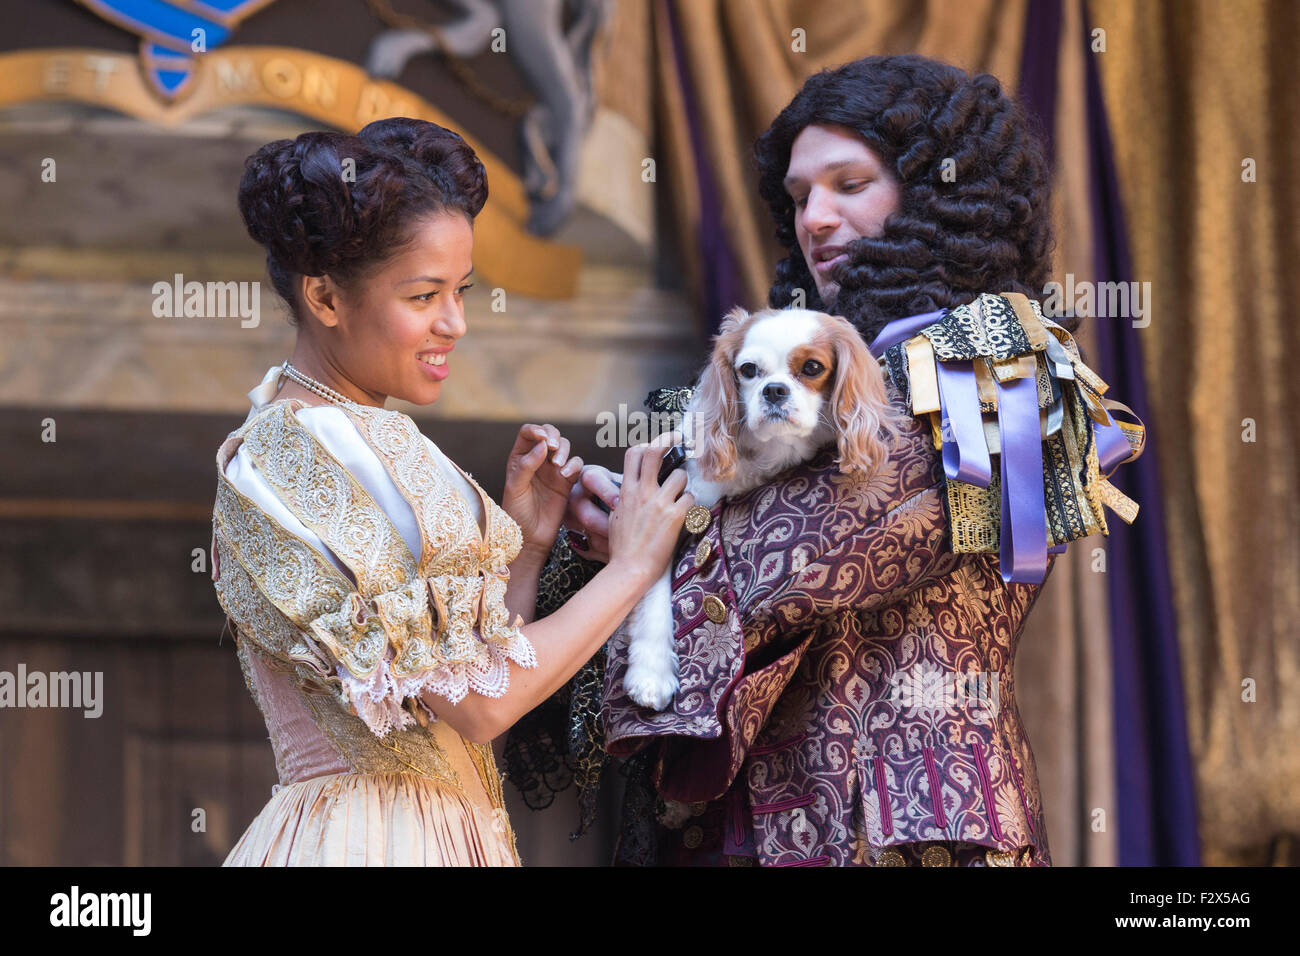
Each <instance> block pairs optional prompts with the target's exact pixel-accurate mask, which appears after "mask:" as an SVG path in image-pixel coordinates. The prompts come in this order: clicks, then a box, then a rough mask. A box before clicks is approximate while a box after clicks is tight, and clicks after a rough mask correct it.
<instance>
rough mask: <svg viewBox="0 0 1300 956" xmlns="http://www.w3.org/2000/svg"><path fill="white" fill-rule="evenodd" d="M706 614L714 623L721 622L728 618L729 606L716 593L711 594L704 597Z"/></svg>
mask: <svg viewBox="0 0 1300 956" xmlns="http://www.w3.org/2000/svg"><path fill="white" fill-rule="evenodd" d="M704 615H705V617H707V618H708V619H709V620H710V621H712V622H713V623H714V624H721V623H722V622H723V621H725V620H726V619H727V606H726V605H725V604H723V603H722V601H721V600H720V599H719V598H718V596H717V595H716V594H710V595H709V596H708V597H706V598H705V599H704Z"/></svg>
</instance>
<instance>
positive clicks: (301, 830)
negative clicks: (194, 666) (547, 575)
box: [212, 369, 536, 866]
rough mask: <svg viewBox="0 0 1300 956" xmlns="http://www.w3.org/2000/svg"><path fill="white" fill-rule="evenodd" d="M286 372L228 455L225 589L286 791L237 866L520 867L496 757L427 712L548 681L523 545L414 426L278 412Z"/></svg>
mask: <svg viewBox="0 0 1300 956" xmlns="http://www.w3.org/2000/svg"><path fill="white" fill-rule="evenodd" d="M276 371H278V370H276V369H273V370H271V371H269V372H268V373H267V378H266V379H264V380H263V384H262V385H261V386H259V387H258V388H255V389H253V391H252V392H250V393H249V396H250V398H251V399H252V401H253V408H252V409H251V410H250V412H249V416H248V419H247V420H246V421H245V423H244V424H243V425H242V426H241V427H240V428H238V429H237V430H236V431H234V432H232V433H231V434H230V436H229V437H228V438H227V439H226V441H225V442H223V443H222V445H221V448H220V450H219V451H218V453H217V497H216V504H215V506H214V509H213V552H212V553H213V582H214V585H215V587H216V592H217V598H218V600H219V601H220V603H221V606H222V608H223V609H224V610H225V612H226V614H227V615H228V617H229V619H230V623H231V625H232V626H233V628H234V630H235V633H236V638H237V647H238V656H239V661H240V664H241V666H242V668H243V671H244V677H245V681H246V683H247V684H248V688H249V691H250V692H251V693H252V695H253V698H254V700H255V701H256V702H257V706H258V708H259V709H260V710H261V712H262V715H263V717H264V718H265V720H266V726H267V730H268V732H269V733H270V739H271V746H272V749H273V750H274V753H275V762H276V770H277V773H278V775H279V778H280V783H279V785H278V786H277V787H275V788H273V790H272V796H271V799H270V801H269V802H268V803H267V804H266V806H265V807H264V808H263V810H262V812H261V813H260V814H258V816H257V818H256V819H254V820H253V822H252V823H251V824H250V825H249V827H248V829H247V830H246V831H245V833H244V835H243V836H242V837H241V838H240V840H239V842H238V843H236V844H235V847H234V848H233V849H232V850H231V851H230V855H229V856H228V857H227V858H226V861H225V865H227V866H279V865H305V866H315V865H358V866H361V865H430V866H461V865H464V866H518V865H519V857H518V853H517V851H516V848H515V838H514V833H513V831H512V830H511V828H510V822H509V819H508V818H507V816H506V811H505V806H504V799H503V794H502V789H501V778H500V775H499V774H498V772H497V768H496V764H495V762H494V760H493V756H492V749H491V747H490V746H489V745H480V744H473V743H470V742H469V741H467V740H465V739H464V738H463V737H461V736H460V735H459V734H458V733H456V731H455V730H453V729H452V728H451V727H450V726H449V725H447V724H446V723H445V722H444V721H439V720H438V719H437V718H436V717H435V716H434V714H433V711H432V709H431V708H430V706H429V703H428V701H429V700H430V699H431V697H432V696H433V695H438V696H440V697H442V698H445V699H447V700H450V701H453V702H457V701H459V700H460V699H462V698H463V697H464V696H465V695H466V694H467V693H478V694H484V695H486V696H491V697H497V696H500V695H501V694H503V693H504V692H505V690H506V688H507V686H508V683H509V676H510V662H514V663H515V664H518V665H520V666H523V667H533V666H536V658H535V656H534V653H533V648H532V646H531V645H530V644H529V642H528V640H527V638H525V637H524V636H523V633H522V632H521V631H520V629H519V627H520V625H521V624H522V621H521V620H520V619H519V618H516V620H515V622H514V623H513V624H511V623H510V621H509V615H508V613H507V611H506V608H505V603H504V595H505V588H506V582H507V579H508V578H509V569H508V565H509V563H510V561H511V560H513V559H514V557H515V555H517V554H518V552H519V548H520V545H521V536H520V532H519V527H518V525H516V524H515V523H514V521H513V520H512V519H511V518H510V516H509V515H507V514H506V513H505V512H504V511H503V510H501V508H500V507H499V506H498V505H496V504H495V502H493V501H492V499H491V498H489V497H488V496H487V494H486V493H484V492H483V490H482V489H481V488H480V487H479V486H478V483H477V482H475V481H474V480H473V478H471V477H470V476H469V475H467V474H465V473H464V472H462V471H461V470H460V469H459V468H457V467H456V466H455V465H454V464H453V463H452V462H451V461H450V460H449V459H447V458H446V457H445V456H444V455H443V454H442V453H441V452H440V451H439V450H438V449H437V447H436V446H434V444H433V443H432V442H430V441H429V440H428V439H427V438H425V437H424V436H423V435H422V434H421V433H420V431H419V429H418V428H417V427H416V425H415V423H414V422H413V421H412V420H411V419H410V418H409V417H407V416H406V415H403V414H402V413H400V412H396V411H389V410H386V409H380V408H374V409H370V408H366V409H363V410H362V411H354V410H352V409H348V408H344V407H342V406H337V405H321V406H313V405H308V404H307V403H305V402H302V401H300V400H296V399H281V400H276V401H271V400H270V399H271V397H272V396H273V395H274V389H275V387H276V381H277V380H278V376H276V375H275V374H274V373H275V372H276ZM268 383H269V384H268ZM417 556H418V557H417Z"/></svg>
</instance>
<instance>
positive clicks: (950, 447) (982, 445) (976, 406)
mask: <svg viewBox="0 0 1300 956" xmlns="http://www.w3.org/2000/svg"><path fill="white" fill-rule="evenodd" d="M936 364H937V365H938V366H939V411H940V415H941V416H942V422H943V427H944V429H945V430H948V431H950V434H945V435H944V436H943V471H944V474H946V475H947V476H948V477H949V478H955V479H957V480H958V481H965V482H969V483H970V484H972V485H977V486H978V487H980V488H987V487H988V486H989V482H990V481H992V480H993V463H992V461H991V460H990V458H989V445H988V441H987V439H985V437H984V417H983V415H981V414H980V396H979V386H978V385H976V383H975V368H974V366H973V365H971V364H970V363H969V362H961V363H954V362H938V363H936Z"/></svg>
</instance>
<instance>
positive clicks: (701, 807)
mask: <svg viewBox="0 0 1300 956" xmlns="http://www.w3.org/2000/svg"><path fill="white" fill-rule="evenodd" d="M707 809H709V805H708V804H707V803H705V802H704V801H703V800H700V801H697V802H696V803H692V804H691V816H693V817H698V816H699V815H700V814H701V813H703V812H704V811H705V810H707Z"/></svg>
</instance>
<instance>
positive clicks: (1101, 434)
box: [1092, 414, 1133, 474]
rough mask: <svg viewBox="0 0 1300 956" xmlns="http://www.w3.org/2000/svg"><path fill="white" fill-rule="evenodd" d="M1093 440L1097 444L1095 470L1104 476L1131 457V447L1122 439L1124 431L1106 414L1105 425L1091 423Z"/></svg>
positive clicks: (1125, 439) (1126, 440)
mask: <svg viewBox="0 0 1300 956" xmlns="http://www.w3.org/2000/svg"><path fill="white" fill-rule="evenodd" d="M1092 436H1093V440H1095V441H1096V442H1097V468H1098V469H1099V470H1100V471H1101V472H1102V474H1105V473H1107V472H1109V471H1110V470H1111V469H1112V468H1114V467H1115V466H1116V465H1118V464H1119V463H1120V462H1122V461H1127V460H1128V459H1129V458H1131V457H1132V455H1133V446H1132V445H1130V444H1129V443H1128V439H1127V438H1125V437H1124V431H1123V429H1121V428H1120V427H1119V426H1118V425H1116V424H1115V419H1113V418H1111V417H1110V415H1109V414H1108V415H1107V416H1106V424H1105V425H1102V424H1099V423H1098V422H1096V421H1094V422H1093V423H1092Z"/></svg>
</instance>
